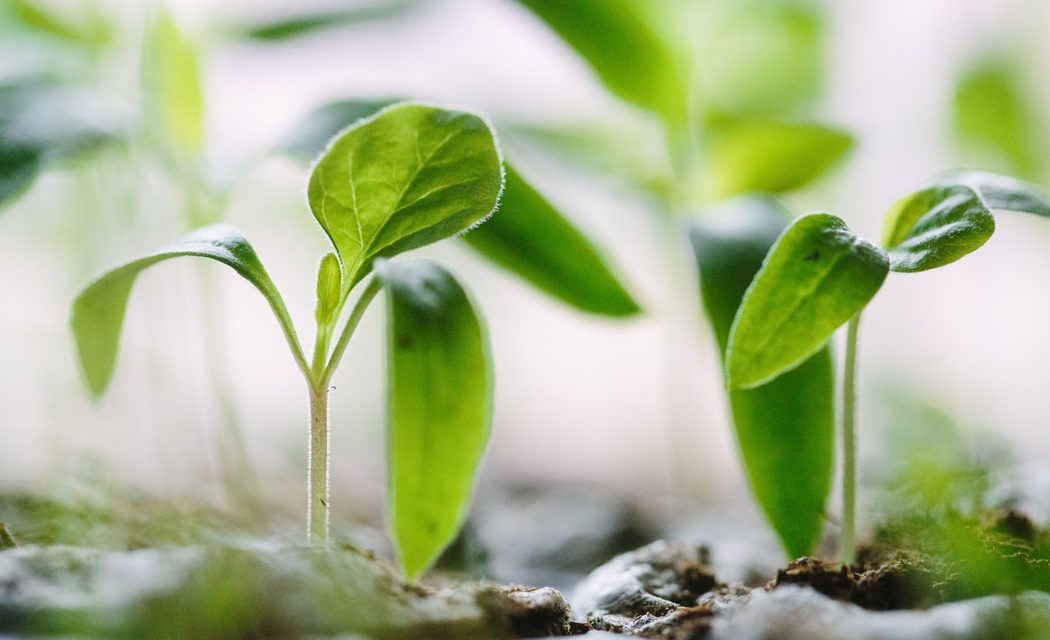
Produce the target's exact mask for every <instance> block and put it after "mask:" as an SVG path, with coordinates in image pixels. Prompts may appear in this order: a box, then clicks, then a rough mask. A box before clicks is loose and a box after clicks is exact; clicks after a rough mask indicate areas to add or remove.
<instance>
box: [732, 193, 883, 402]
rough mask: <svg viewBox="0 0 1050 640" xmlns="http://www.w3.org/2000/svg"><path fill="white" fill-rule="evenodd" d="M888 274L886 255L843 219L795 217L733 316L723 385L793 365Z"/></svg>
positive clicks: (740, 384) (759, 378) (742, 384)
mask: <svg viewBox="0 0 1050 640" xmlns="http://www.w3.org/2000/svg"><path fill="white" fill-rule="evenodd" d="M887 273H889V258H888V257H887V255H886V253H885V252H884V251H883V250H882V249H880V248H879V247H877V246H875V245H873V244H871V243H869V242H867V241H865V240H864V239H862V238H860V237H859V236H857V235H856V234H854V233H853V232H852V231H851V230H850V229H849V227H847V226H846V223H845V222H843V221H842V220H841V219H839V218H837V217H835V216H833V215H830V214H827V213H814V214H810V215H807V216H803V217H801V218H799V219H798V220H796V221H795V222H794V223H793V224H792V225H791V226H790V227H788V228H787V230H786V231H784V233H783V234H782V235H781V236H780V239H779V240H777V242H776V244H774V245H773V248H772V249H771V250H770V252H769V255H768V256H767V257H766V260H765V262H764V263H763V265H762V269H760V270H759V272H758V275H756V276H755V279H754V281H753V282H752V283H751V286H750V287H749V288H748V290H747V293H746V294H745V295H744V300H743V302H742V303H741V305H740V310H739V311H738V312H737V315H736V319H735V320H734V321H733V328H732V330H731V331H730V334H729V348H728V350H727V354H726V386H727V387H728V388H730V389H749V388H753V387H756V386H759V385H761V384H763V383H765V382H769V381H770V380H773V379H774V378H776V377H777V376H778V375H780V374H781V373H784V372H785V371H788V370H790V369H793V368H794V367H797V366H798V365H800V364H801V363H802V362H804V361H805V360H806V359H807V358H809V357H810V356H811V355H813V354H814V353H816V352H817V351H819V350H820V348H821V347H823V346H824V344H825V343H826V342H827V341H828V339H829V338H830V337H831V335H832V334H833V333H834V332H835V329H837V328H839V327H840V326H841V325H842V324H844V323H845V322H846V321H847V320H849V319H850V318H852V317H853V316H854V315H856V314H857V313H858V312H860V311H861V310H862V309H863V308H864V307H865V306H866V305H867V304H868V302H869V301H870V300H871V299H872V298H873V297H874V296H875V294H876V293H877V292H878V290H879V288H880V287H881V286H882V282H883V281H884V280H885V279H886V274H887Z"/></svg>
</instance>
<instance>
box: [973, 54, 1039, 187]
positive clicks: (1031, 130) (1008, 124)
mask: <svg viewBox="0 0 1050 640" xmlns="http://www.w3.org/2000/svg"><path fill="white" fill-rule="evenodd" d="M1034 104H1035V102H1034V100H1033V97H1032V95H1031V94H1030V92H1029V91H1028V88H1027V87H1025V83H1024V78H1023V76H1022V64H1021V61H1019V60H1013V59H1010V58H1003V57H994V58H985V59H982V60H978V61H977V62H976V64H974V65H973V66H971V67H970V68H968V69H966V71H965V72H964V73H963V74H962V76H961V77H960V78H959V82H958V85H957V86H956V88H955V100H954V104H953V121H954V130H955V135H956V137H957V138H958V140H959V142H961V143H962V144H963V145H964V146H965V147H967V148H969V149H972V150H974V151H977V152H983V153H984V154H987V155H990V156H992V157H993V158H994V159H995V160H996V161H998V162H1000V163H1005V165H1006V166H1007V168H1009V170H1010V171H1013V172H1015V173H1018V174H1020V175H1023V176H1026V177H1033V176H1036V175H1038V174H1039V173H1040V172H1041V170H1042V168H1043V167H1044V166H1045V162H1046V158H1045V157H1044V156H1045V154H1046V153H1047V146H1046V143H1047V140H1046V136H1045V134H1044V129H1045V127H1044V125H1043V123H1041V122H1040V120H1039V117H1038V111H1037V109H1036V108H1035V106H1034Z"/></svg>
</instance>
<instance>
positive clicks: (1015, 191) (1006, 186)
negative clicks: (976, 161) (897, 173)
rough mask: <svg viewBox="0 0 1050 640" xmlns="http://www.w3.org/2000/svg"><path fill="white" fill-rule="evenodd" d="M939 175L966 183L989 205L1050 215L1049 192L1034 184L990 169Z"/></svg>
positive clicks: (1019, 211) (1045, 215)
mask: <svg viewBox="0 0 1050 640" xmlns="http://www.w3.org/2000/svg"><path fill="white" fill-rule="evenodd" d="M942 179H943V180H945V181H948V180H955V181H958V182H961V183H963V184H965V185H967V186H969V187H970V188H971V189H973V190H974V191H976V192H977V193H978V194H980V196H981V199H983V200H984V201H985V203H986V204H987V205H988V208H989V209H998V210H1003V211H1013V212H1016V213H1031V214H1033V215H1037V216H1044V217H1047V218H1050V196H1048V195H1047V193H1046V192H1045V191H1043V190H1042V189H1040V188H1039V187H1037V186H1035V185H1034V184H1030V183H1028V182H1024V181H1022V180H1018V179H1016V178H1011V177H1010V176H1004V175H1002V174H998V173H992V172H990V171H970V170H960V171H952V172H949V173H947V174H945V175H944V176H943V178H942Z"/></svg>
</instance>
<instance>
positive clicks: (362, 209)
mask: <svg viewBox="0 0 1050 640" xmlns="http://www.w3.org/2000/svg"><path fill="white" fill-rule="evenodd" d="M502 188H503V171H502V166H501V159H500V153H499V150H498V148H497V146H496V139H495V136H494V134H493V132H492V130H491V129H490V128H489V125H488V123H486V122H485V121H484V120H483V119H481V118H480V117H478V116H476V115H474V114H472V113H466V112H462V111H446V110H444V109H439V108H437V107H431V106H424V105H416V104H399V105H395V106H393V107H390V108H388V109H385V110H383V111H381V112H379V113H377V114H375V115H374V116H372V117H371V118H368V119H366V120H362V121H359V122H358V123H357V124H356V125H354V126H353V127H351V128H350V129H348V130H347V131H346V132H345V133H343V134H341V135H340V137H339V138H338V139H336V140H334V141H333V142H332V144H331V145H330V146H329V147H328V148H327V149H326V150H325V152H324V154H323V155H322V156H321V158H320V160H318V162H317V164H316V165H315V166H314V169H313V173H312V174H311V175H310V183H309V187H308V190H307V196H308V198H309V202H310V209H311V210H312V211H313V214H314V217H315V218H317V221H318V222H319V223H320V224H321V227H322V228H323V229H324V231H325V233H327V234H328V237H329V238H330V239H331V241H332V244H333V245H334V246H335V249H336V253H338V254H339V257H340V261H341V262H342V266H343V271H344V277H343V287H344V291H347V290H349V289H350V288H351V287H353V285H354V284H356V283H357V282H358V281H359V280H360V279H361V278H362V277H364V276H365V275H366V274H367V273H368V272H369V270H370V269H371V266H372V261H373V260H374V259H375V258H377V257H389V256H393V255H396V254H398V253H401V252H402V251H407V250H408V249H413V248H416V247H419V246H422V245H425V244H429V243H431V242H435V241H437V240H441V239H442V238H446V237H449V236H452V235H455V234H457V233H460V232H462V231H465V230H466V229H469V228H470V227H472V226H474V225H476V224H479V223H481V222H482V221H484V220H485V219H486V218H487V217H488V216H489V215H490V214H491V213H492V212H493V211H494V210H495V208H496V205H497V203H498V201H499V195H500V191H501V190H502Z"/></svg>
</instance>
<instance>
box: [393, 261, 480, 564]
mask: <svg viewBox="0 0 1050 640" xmlns="http://www.w3.org/2000/svg"><path fill="white" fill-rule="evenodd" d="M376 276H377V277H378V278H379V279H380V281H381V282H382V283H383V284H384V285H385V287H386V290H387V294H388V295H387V299H388V301H389V310H390V313H389V325H388V326H389V330H388V365H387V366H388V372H387V374H388V390H387V393H388V401H389V408H388V421H389V426H388V442H387V452H388V456H389V461H388V465H389V466H388V483H389V489H388V495H389V505H390V506H389V515H388V517H389V520H390V526H391V529H392V532H393V536H394V540H395V542H396V543H397V548H398V554H399V556H400V559H401V566H402V567H403V568H404V570H405V574H406V575H407V577H408V578H409V579H410V580H411V579H414V578H415V577H416V576H418V575H419V574H420V573H421V572H422V571H424V570H425V569H426V568H427V567H429V566H430V564H431V563H432V562H433V561H434V560H435V559H436V558H437V556H438V554H440V553H441V551H442V550H443V549H444V548H445V547H446V546H447V545H448V544H449V542H451V541H452V539H453V538H454V537H455V535H456V533H457V532H458V531H459V528H460V527H461V526H462V524H463V520H464V517H465V516H466V511H467V506H468V504H469V502H470V496H471V492H472V491H473V488H474V478H475V474H476V471H477V468H478V464H479V463H480V462H481V456H482V454H483V453H484V451H485V444H486V443H487V441H488V437H489V430H490V424H491V416H492V371H491V364H490V358H489V351H488V339H487V336H486V332H485V329H484V326H483V325H482V323H481V322H480V320H479V318H478V315H477V312H476V311H475V310H474V307H473V305H472V304H471V302H470V299H469V298H468V296H467V294H466V293H465V292H464V291H463V288H462V287H461V286H460V285H459V283H458V282H456V280H455V278H453V277H452V276H451V275H450V274H449V273H448V272H447V271H446V270H445V269H443V268H442V267H441V266H439V265H438V264H436V263H434V262H431V261H429V260H413V261H409V262H387V261H383V260H381V261H377V263H376Z"/></svg>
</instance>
